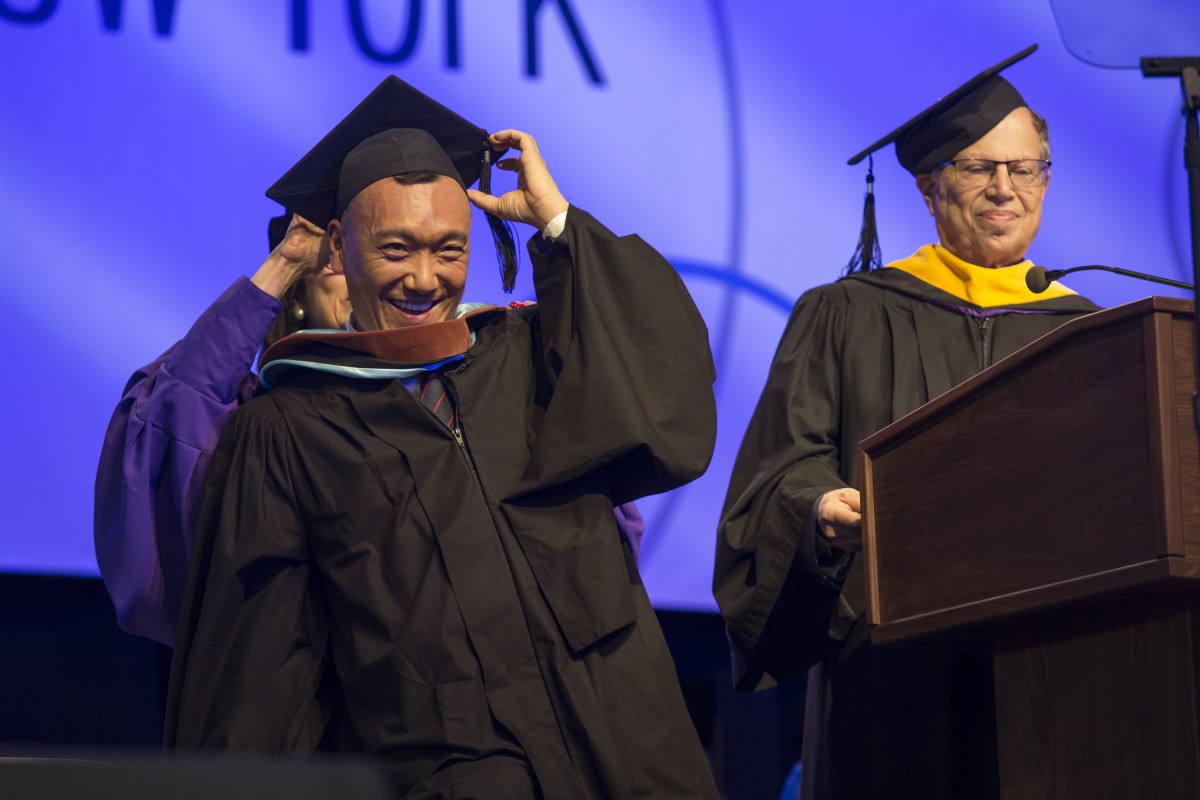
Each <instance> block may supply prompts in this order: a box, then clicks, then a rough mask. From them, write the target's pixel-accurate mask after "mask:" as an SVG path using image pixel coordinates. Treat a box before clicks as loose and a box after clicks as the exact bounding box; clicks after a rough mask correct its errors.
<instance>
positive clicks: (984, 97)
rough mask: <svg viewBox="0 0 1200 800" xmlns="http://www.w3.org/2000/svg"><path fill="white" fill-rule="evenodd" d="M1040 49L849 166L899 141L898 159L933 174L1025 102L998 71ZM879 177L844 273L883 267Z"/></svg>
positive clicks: (967, 88)
mask: <svg viewBox="0 0 1200 800" xmlns="http://www.w3.org/2000/svg"><path fill="white" fill-rule="evenodd" d="M1035 50H1037V45H1036V44H1032V45H1030V46H1029V47H1026V48H1025V49H1024V50H1022V51H1021V52H1019V53H1017V54H1016V55H1014V56H1011V57H1009V58H1006V59H1004V60H1003V61H1001V62H1000V63H999V64H996V65H995V66H992V67H989V68H988V69H985V70H984V71H983V72H981V73H979V74H978V75H976V76H975V77H974V78H971V80H969V81H967V82H966V83H964V84H963V85H962V86H959V87H958V88H957V89H955V90H954V91H952V92H950V94H948V95H946V96H945V97H943V98H942V99H940V100H938V101H937V102H936V103H934V104H933V105H931V106H930V107H929V108H927V109H925V110H924V111H922V112H921V113H920V114H917V115H916V116H915V117H913V118H912V119H910V120H909V121H908V122H906V123H904V124H903V125H901V126H900V127H899V128H896V129H895V130H894V131H892V132H891V133H889V134H888V135H887V136H884V137H883V138H882V139H880V140H879V141H877V142H875V143H874V144H872V145H871V146H870V147H867V148H866V149H865V150H863V151H862V152H860V153H857V154H855V155H854V156H853V157H852V158H850V160H849V161H848V162H847V163H848V164H850V165H851V166H853V165H854V164H857V163H858V162H860V161H862V160H863V159H864V158H867V157H868V156H870V155H871V154H872V153H874V152H875V151H876V150H878V149H879V148H881V147H885V146H887V145H889V144H891V143H892V142H895V143H896V158H897V160H898V161H899V162H900V165H901V166H903V167H904V168H905V169H906V170H908V171H909V172H911V173H912V174H913V175H921V174H924V173H927V172H932V171H933V169H934V168H936V167H937V166H938V165H939V164H942V163H945V162H946V161H949V160H950V159H952V158H953V157H954V156H955V155H956V154H957V153H959V152H960V151H962V150H963V149H964V148H967V147H970V146H971V145H972V144H974V143H975V142H977V141H979V140H980V139H982V138H983V137H984V136H986V135H987V133H988V131H990V130H991V129H992V128H994V127H996V126H997V125H999V124H1000V122H1001V120H1003V119H1004V118H1005V117H1007V116H1008V115H1009V114H1010V113H1012V112H1013V111H1014V110H1016V109H1018V108H1022V107H1024V106H1025V100H1024V99H1023V98H1022V97H1021V95H1020V93H1019V92H1018V91H1017V90H1016V89H1015V88H1013V85H1012V84H1011V83H1009V82H1008V81H1006V80H1005V79H1004V78H1002V77H1000V72H1001V71H1002V70H1005V69H1007V68H1008V67H1010V66H1012V65H1013V64H1015V63H1017V62H1018V61H1020V60H1021V59H1023V58H1025V57H1026V56H1028V55H1030V54H1031V53H1033V52H1034V51H1035ZM874 182H875V176H874V173H873V171H872V170H870V169H868V171H867V193H866V196H865V198H864V200H863V222H862V232H861V233H860V235H859V240H858V246H857V247H856V248H855V250H854V254H853V255H852V256H851V257H850V263H849V264H847V265H846V270H845V271H846V273H851V272H862V271H869V270H872V269H875V268H877V267H879V266H881V265H882V261H883V256H882V252H881V251H880V248H879V237H878V232H877V230H876V226H875V193H874Z"/></svg>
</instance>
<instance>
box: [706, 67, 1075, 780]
mask: <svg viewBox="0 0 1200 800" xmlns="http://www.w3.org/2000/svg"><path fill="white" fill-rule="evenodd" d="M1029 52H1032V50H1028V51H1026V52H1024V53H1022V54H1018V56H1016V57H1014V58H1012V59H1009V60H1008V61H1006V62H1003V63H1001V64H999V65H997V66H996V67H993V68H991V69H989V70H987V71H985V72H984V73H982V74H980V75H979V76H976V77H975V78H974V79H972V80H971V81H969V82H968V83H966V84H965V85H964V86H962V87H960V88H959V89H957V90H956V91H954V92H952V93H951V94H949V95H947V96H946V97H945V98H943V99H942V100H940V101H938V103H937V104H935V105H934V106H933V107H932V108H930V109H927V110H926V111H924V112H922V113H921V114H919V115H918V116H917V117H915V118H914V119H913V120H910V121H909V122H907V123H905V125H903V126H901V127H900V128H899V129H897V130H896V131H894V132H893V133H891V134H889V135H888V136H886V137H884V138H883V139H882V140H880V141H879V142H877V143H875V144H874V145H872V146H871V147H870V148H868V149H867V150H866V151H865V152H864V153H863V154H862V155H860V156H858V157H857V158H856V159H852V163H855V162H856V161H857V160H858V159H861V158H862V157H864V156H866V155H868V154H869V153H871V152H872V151H874V150H876V149H878V148H880V147H883V146H884V145H886V144H889V143H891V142H893V141H894V142H895V143H896V153H897V156H898V158H899V160H900V162H901V164H902V165H903V166H904V167H905V168H906V169H908V171H909V172H911V173H912V174H913V175H914V176H915V178H916V183H917V187H918V189H919V190H920V192H921V195H922V197H923V198H924V200H925V204H926V206H927V207H928V209H929V213H930V214H931V215H932V216H933V219H934V226H935V228H936V230H937V243H936V244H929V245H925V246H924V247H921V248H920V249H919V250H918V251H917V252H916V253H915V254H913V255H911V256H909V257H908V258H904V259H901V260H899V261H894V262H892V263H890V264H888V265H887V266H880V265H879V262H881V261H882V259H881V258H880V257H879V251H878V245H877V244H876V243H875V241H874V236H873V227H874V226H873V219H870V220H869V221H868V222H867V223H866V224H864V238H863V241H862V242H860V246H859V249H858V251H856V254H855V260H853V261H852V262H851V265H850V266H849V268H848V270H847V274H846V276H845V277H843V278H842V279H841V280H839V281H837V282H835V283H832V284H829V285H825V286H819V287H817V288H815V289H812V290H810V291H809V292H807V293H805V294H804V296H803V297H801V298H800V300H799V302H798V303H797V304H796V307H795V309H794V310H793V312H792V316H791V319H790V320H789V322H788V326H787V329H786V331H785V332H784V335H783V339H782V340H781V342H780V344H779V348H778V350H777V352H776V355H775V360H774V363H773V365H772V367H771V373H770V375H769V377H768V379H767V384H766V387H765V389H764V391H763V394H762V397H761V399H760V400H759V404H758V407H757V409H756V410H755V413H754V417H753V418H752V420H751V422H750V425H749V428H748V429H747V432H746V435H745V439H744V440H743V443H742V448H741V451H740V452H739V454H738V459H737V462H736V464H735V466H734V472H733V477H732V479H731V482H730V487H729V492H728V495H727V497H726V501H725V508H724V511H723V514H722V519H721V526H720V534H719V538H718V545H717V559H716V569H715V573H714V579H713V590H714V594H715V596H716V598H717V601H718V604H719V605H720V607H721V611H722V614H723V615H724V618H725V622H726V625H727V627H728V630H729V640H730V643H731V647H732V651H733V660H734V679H735V682H736V685H737V687H738V688H739V689H742V690H754V689H763V688H767V687H770V686H773V685H776V684H778V683H780V682H783V681H786V680H790V679H792V678H797V677H799V676H801V675H803V674H805V671H806V670H807V671H808V694H807V703H806V709H805V720H804V732H803V753H802V758H801V766H802V773H801V797H804V798H856V799H867V800H869V798H917V797H919V798H923V799H932V798H964V797H971V798H988V797H997V796H998V795H999V788H998V765H997V763H996V747H995V745H996V738H995V737H996V734H995V708H994V702H993V694H992V692H993V690H992V676H991V656H990V653H989V654H980V653H971V652H949V651H946V650H925V649H920V648H914V647H911V646H910V647H905V646H889V647H885V648H876V647H874V646H873V645H872V644H871V642H870V631H869V629H868V626H867V624H866V623H865V620H864V616H863V614H864V609H865V597H864V587H863V583H864V581H863V571H862V562H861V559H859V558H858V552H859V551H860V549H861V537H860V522H861V517H860V498H859V486H860V480H859V474H858V460H857V446H858V443H859V442H860V441H862V440H863V439H865V438H866V437H867V436H869V435H871V434H872V433H874V432H876V431H878V430H879V429H881V428H883V427H885V426H886V425H888V424H889V423H891V422H892V421H894V420H896V419H898V418H899V417H901V416H903V415H905V414H907V413H909V412H910V411H912V410H914V409H915V408H917V407H918V406H920V405H922V404H923V403H925V402H928V401H929V400H931V399H932V398H934V397H936V396H938V395H939V394H942V393H943V392H945V391H947V390H949V389H951V388H952V387H954V386H955V385H957V384H959V383H961V382H962V381H964V380H966V379H967V378H969V377H971V376H972V375H974V374H976V373H977V372H979V371H980V370H982V369H983V368H985V367H987V366H989V365H990V364H992V363H994V362H995V361H997V360H999V359H1000V358H1003V357H1004V356H1007V355H1009V354H1011V353H1013V352H1014V351H1016V350H1017V349H1019V348H1020V347H1022V346H1024V345H1026V344H1028V343H1030V342H1032V341H1033V340H1034V339H1037V338H1038V337H1040V336H1042V335H1043V334H1045V333H1048V332H1049V331H1051V330H1053V329H1054V328H1055V327H1057V326H1059V325H1061V324H1062V323H1064V322H1066V321H1067V320H1069V319H1073V318H1075V317H1077V316H1080V315H1082V314H1087V313H1090V312H1092V311H1094V310H1096V308H1097V307H1096V306H1095V305H1094V304H1092V303H1091V302H1089V301H1087V300H1085V299H1083V298H1081V297H1079V296H1078V295H1076V294H1075V293H1074V292H1072V291H1071V290H1069V289H1067V288H1066V287H1064V286H1062V285H1060V284H1057V283H1054V284H1051V287H1050V289H1049V290H1048V291H1047V292H1046V293H1044V294H1041V295H1034V294H1032V293H1031V292H1030V291H1029V290H1028V289H1027V288H1026V286H1025V273H1026V271H1027V270H1028V269H1029V267H1030V266H1032V264H1031V262H1029V261H1027V260H1025V254H1026V251H1027V250H1028V249H1029V247H1030V244H1031V243H1032V242H1033V238H1034V235H1035V234H1036V233H1037V230H1038V225H1039V223H1040V222H1041V214H1042V200H1043V198H1044V197H1045V194H1046V189H1047V186H1048V184H1049V178H1050V152H1049V140H1048V136H1047V128H1046V123H1045V122H1044V121H1043V120H1042V119H1041V117H1039V116H1038V115H1036V114H1035V113H1033V111H1031V110H1030V109H1029V108H1028V107H1027V106H1026V104H1025V101H1024V100H1023V99H1022V98H1021V95H1020V94H1019V93H1018V92H1017V90H1016V89H1015V88H1013V86H1012V85H1011V84H1010V83H1009V82H1008V81H1006V80H1005V79H1004V78H1002V77H1000V76H999V75H998V73H999V71H1000V70H1001V69H1003V68H1005V67H1007V66H1008V65H1009V64H1011V63H1013V62H1015V61H1016V60H1018V59H1019V58H1022V57H1024V56H1025V55H1028V53H1029ZM869 203H870V200H869ZM869 207H870V206H869ZM945 469H946V475H947V476H952V475H953V474H954V472H955V465H954V464H947V465H945ZM963 491H988V488H987V487H969V486H964V487H963ZM936 511H937V510H936V509H929V521H930V524H931V525H936V524H938V523H937V513H936ZM810 667H811V669H810Z"/></svg>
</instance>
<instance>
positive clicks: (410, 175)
mask: <svg viewBox="0 0 1200 800" xmlns="http://www.w3.org/2000/svg"><path fill="white" fill-rule="evenodd" d="M440 177H442V173H440V172H433V171H432V170H428V169H419V170H417V171H416V172H405V173H404V174H402V175H393V176H392V180H394V181H395V182H396V183H398V184H400V185H402V186H416V185H417V184H418V183H433V182H434V181H436V180H437V179H438V178H440Z"/></svg>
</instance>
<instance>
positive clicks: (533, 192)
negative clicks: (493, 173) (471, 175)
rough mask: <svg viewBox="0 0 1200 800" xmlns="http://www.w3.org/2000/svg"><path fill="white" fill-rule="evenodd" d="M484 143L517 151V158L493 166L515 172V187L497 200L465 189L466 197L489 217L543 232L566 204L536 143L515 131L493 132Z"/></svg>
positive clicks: (525, 134)
mask: <svg viewBox="0 0 1200 800" xmlns="http://www.w3.org/2000/svg"><path fill="white" fill-rule="evenodd" d="M488 141H489V142H490V143H491V144H492V145H493V147H497V148H505V147H507V148H510V149H513V150H518V151H520V153H521V156H520V158H505V159H502V160H500V161H498V162H497V163H496V166H497V167H498V168H499V169H503V170H507V171H509V172H515V173H517V188H516V189H514V190H513V191H511V192H505V193H504V194H502V195H500V196H499V197H493V196H491V195H489V194H484V193H483V192H480V191H476V190H475V189H468V190H467V197H469V198H470V199H471V202H472V203H474V204H475V205H476V206H478V207H479V208H481V209H483V210H484V211H486V212H487V213H489V214H494V215H495V216H497V217H500V218H501V219H506V220H509V221H510V222H524V223H526V224H529V225H532V226H534V227H535V228H537V229H538V230H539V231H540V230H544V229H545V227H546V225H547V224H548V223H549V222H550V220H552V219H554V218H555V217H556V216H558V215H559V214H561V213H562V212H564V211H566V210H567V208H568V207H569V205H570V204H569V203H567V199H566V198H565V197H563V195H562V192H560V191H559V190H558V186H556V185H555V183H554V178H552V177H550V171H549V170H548V169H546V162H545V161H543V160H542V155H541V153H539V152H538V146H537V142H535V141H534V140H533V137H532V136H530V135H529V134H528V133H523V132H521V131H516V130H504V131H499V132H497V133H493V134H492V135H491V136H489V137H488Z"/></svg>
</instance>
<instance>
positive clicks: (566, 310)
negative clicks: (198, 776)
mask: <svg viewBox="0 0 1200 800" xmlns="http://www.w3.org/2000/svg"><path fill="white" fill-rule="evenodd" d="M535 242H536V243H537V248H535V246H534V243H533V242H531V246H530V251H531V255H532V258H533V267H534V282H535V287H536V290H537V295H538V298H539V301H540V302H539V303H538V304H537V305H533V306H526V307H524V308H516V309H499V308H497V309H493V310H491V311H487V312H482V313H478V314H475V315H474V316H471V317H470V318H469V323H468V324H469V325H470V327H471V329H472V330H473V332H474V333H475V337H476V339H475V343H474V345H473V346H471V348H470V350H469V351H468V354H467V356H466V358H465V359H464V360H463V361H461V362H459V363H458V364H456V365H453V366H450V367H445V368H443V370H442V372H441V374H442V376H443V379H444V381H445V383H446V384H447V385H448V387H449V389H450V392H451V394H452V396H454V397H455V399H456V410H457V418H458V421H457V427H458V428H459V429H460V431H459V432H460V433H461V436H462V442H461V443H460V442H459V441H456V433H455V432H452V431H451V429H449V428H447V427H446V426H445V425H444V424H443V423H442V422H440V421H439V420H437V419H436V418H435V417H434V416H433V415H432V414H431V413H430V412H429V411H428V410H427V409H426V408H425V407H424V406H422V405H421V402H420V400H419V399H418V398H416V397H415V396H413V395H412V394H411V393H410V392H409V391H408V390H407V389H405V388H404V386H403V385H402V384H400V382H399V381H397V380H374V381H372V380H362V379H357V378H350V377H344V376H339V375H330V374H327V373H323V372H320V371H315V370H312V369H297V370H293V371H291V372H290V373H288V374H287V375H286V377H285V378H284V379H283V381H282V384H281V385H279V386H277V388H275V389H273V390H271V391H269V392H267V393H265V394H262V395H260V396H258V397H257V398H255V399H254V400H253V401H251V402H250V403H248V404H247V405H245V406H244V407H243V408H242V409H240V410H239V411H238V412H237V413H236V414H235V415H234V417H233V420H232V421H231V423H230V424H229V426H228V428H227V429H226V430H225V432H224V434H223V435H222V438H221V441H220V444H219V446H218V449H217V452H216V454H215V456H214V460H213V465H212V468H211V470H210V473H209V478H208V482H207V487H206V495H205V499H204V502H203V505H202V510H201V523H200V525H199V526H198V531H197V537H198V541H197V545H196V550H195V554H194V559H193V572H192V575H191V580H190V589H189V595H190V596H189V598H188V600H187V603H186V606H185V609H184V613H183V618H182V622H181V632H180V637H179V645H178V647H177V649H176V652H175V659H174V663H173V665H172V680H171V693H170V700H169V708H168V724H167V744H168V745H169V746H175V747H179V748H206V749H208V748H213V749H216V748H220V749H229V750H242V751H269V752H277V753H300V754H309V753H312V752H314V751H316V750H318V749H336V750H361V751H366V752H368V753H372V754H375V755H376V756H378V757H379V758H381V759H383V760H385V761H386V762H388V768H389V771H390V773H391V775H392V777H393V780H394V782H395V786H396V788H397V791H398V793H399V794H401V795H404V796H408V797H488V798H501V797H513V798H518V797H520V798H528V797H545V798H633V797H681V798H682V797H689V798H691V797H715V796H716V792H715V789H714V786H713V783H712V779H711V776H710V774H709V771H708V767H707V763H706V761H705V758H704V755H703V751H702V750H701V747H700V744H699V741H698V739H697V736H696V733H695V730H694V729H693V727H692V725H691V721H690V719H689V717H688V714H687V710H686V708H685V706H684V703H683V699H682V694H681V692H680V689H679V685H678V682H677V678H676V676H675V672H674V666H673V663H672V661H671V656H670V654H669V653H668V651H667V649H666V646H665V644H664V641H663V638H662V634H661V631H660V630H659V628H658V624H657V621H656V619H655V617H654V612H653V610H652V609H651V607H650V604H649V602H648V600H647V597H646V593H645V591H644V589H643V587H642V585H641V581H640V579H639V577H638V573H637V570H636V568H635V567H634V565H633V562H632V559H631V556H630V552H629V549H628V545H627V544H626V542H625V540H624V538H623V537H622V536H621V535H620V533H619V531H618V528H617V525H616V520H615V517H614V515H613V511H612V509H613V505H614V504H615V503H621V502H625V501H627V500H632V499H634V498H636V497H640V496H643V495H645V494H649V493H655V492H662V491H666V490H668V489H671V488H673V487H676V486H679V485H681V484H683V483H686V482H687V481H689V480H692V479H694V478H695V477H697V476H698V475H700V474H701V473H702V472H703V471H704V469H705V468H706V466H707V464H708V460H709V458H710V456H711V453H712V448H713V442H714V437H715V403H714V398H713V392H712V380H713V375H714V372H713V366H712V359H711V354H710V352H709V349H708V337H707V332H706V329H705V326H704V323H703V320H702V319H701V317H700V315H699V313H698V312H697V311H696V308H695V306H694V305H693V303H692V301H691V298H690V296H689V295H688V293H687V290H686V288H685V287H684V286H683V284H682V282H681V281H680V280H679V277H678V276H677V275H676V273H675V271H674V270H673V269H672V268H671V266H670V265H669V264H668V263H667V262H666V261H665V260H663V259H662V257H661V256H659V255H658V254H657V253H656V252H655V251H654V250H653V249H651V248H650V247H649V246H647V245H646V244H645V243H643V242H642V241H641V240H640V239H638V238H637V237H633V236H630V237H621V238H618V237H615V236H613V235H612V234H611V233H609V232H608V231H607V230H606V229H604V228H603V227H602V226H601V225H600V224H599V223H597V222H596V221H595V220H593V219H592V218H591V217H589V216H588V215H587V214H586V213H584V212H582V211H579V210H578V209H574V208H572V209H571V211H570V212H569V214H568V218H567V226H566V230H565V232H564V234H563V236H562V237H560V238H559V241H558V243H556V244H553V245H550V244H546V243H545V242H542V241H541V239H540V237H536V238H535ZM538 248H540V249H538ZM310 358H311V361H312V363H314V364H316V363H339V362H342V363H354V364H356V365H358V366H372V363H371V362H370V359H364V358H363V357H362V356H361V355H359V354H353V353H345V354H343V355H342V356H339V355H338V354H337V352H336V348H332V349H331V348H329V347H324V348H320V349H319V352H315V354H313V355H311V357H310ZM374 366H395V364H382V365H381V364H374Z"/></svg>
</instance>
